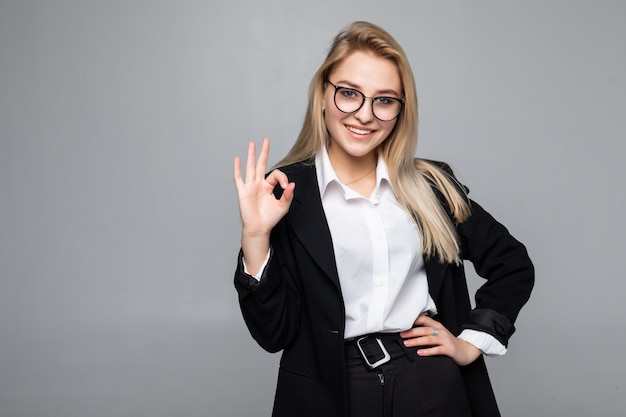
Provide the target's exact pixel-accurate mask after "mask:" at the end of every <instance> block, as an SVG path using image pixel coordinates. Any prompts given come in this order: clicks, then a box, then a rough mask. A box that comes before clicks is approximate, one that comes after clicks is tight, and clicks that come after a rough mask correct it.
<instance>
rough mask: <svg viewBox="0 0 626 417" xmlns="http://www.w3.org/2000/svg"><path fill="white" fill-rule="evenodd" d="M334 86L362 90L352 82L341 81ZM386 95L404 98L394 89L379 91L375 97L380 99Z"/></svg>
mask: <svg viewBox="0 0 626 417" xmlns="http://www.w3.org/2000/svg"><path fill="white" fill-rule="evenodd" d="M334 84H336V85H341V86H345V87H349V88H353V89H355V90H359V91H360V90H361V89H362V88H361V86H359V85H356V84H353V83H351V82H350V81H346V80H340V81H337V82H336V83H334ZM385 94H388V95H395V96H396V97H402V94H399V93H398V92H397V91H396V90H392V89H389V90H380V91H377V92H376V94H375V95H374V96H373V97H378V96H380V95H385Z"/></svg>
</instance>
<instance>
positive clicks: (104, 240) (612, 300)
mask: <svg viewBox="0 0 626 417" xmlns="http://www.w3.org/2000/svg"><path fill="white" fill-rule="evenodd" d="M356 19H366V20H371V21H373V22H376V23H378V24H380V25H382V26H383V27H385V28H387V29H388V30H389V31H390V32H391V33H392V34H393V35H394V36H395V37H396V38H397V39H398V40H399V41H400V42H401V44H402V45H403V46H404V47H405V49H406V52H407V54H408V55H409V57H410V59H411V63H412V66H413V69H414V72H415V77H416V79H417V85H418V94H419V99H420V123H421V124H420V147H419V151H418V154H419V155H421V156H424V157H428V158H434V159H440V160H445V161H448V162H450V163H451V164H452V166H453V167H454V168H455V170H456V171H457V173H458V174H459V175H460V177H461V178H462V179H463V181H465V183H467V184H468V185H469V186H470V188H471V190H472V193H471V195H472V196H473V197H474V199H476V200H478V201H480V202H481V203H482V204H483V205H484V206H485V207H487V208H488V209H489V210H490V211H491V212H492V213H493V214H494V215H495V216H496V217H497V218H499V219H500V220H501V221H502V222H503V223H505V224H506V225H507V226H508V227H509V229H510V230H511V231H512V233H513V234H514V235H516V236H517V237H518V238H519V239H520V240H522V241H523V242H524V243H526V244H527V246H528V248H529V250H530V253H531V255H532V257H533V259H534V261H535V263H536V267H537V286H536V289H535V292H534V294H533V297H532V299H531V302H530V303H529V304H528V306H527V308H526V309H525V310H524V311H523V312H522V314H521V316H520V318H519V321H518V326H517V327H518V333H517V334H516V335H515V336H514V337H513V339H512V343H511V345H510V350H509V353H508V354H507V355H506V356H505V357H503V358H498V359H490V360H489V361H488V365H489V368H490V370H491V374H492V379H493V382H494V384H495V389H496V394H497V396H498V398H499V402H500V405H501V408H502V411H503V414H504V415H505V416H509V417H514V416H568V417H578V416H580V417H583V416H584V417H588V416H589V415H597V416H622V415H623V413H624V410H626V400H624V391H625V390H626V383H625V376H626V363H625V360H624V357H623V352H624V345H625V344H626V336H625V335H626V328H625V327H626V326H625V323H626V321H625V320H624V304H623V301H622V300H623V293H624V291H625V290H626V284H625V283H624V280H623V278H624V266H625V257H624V254H623V252H624V235H625V234H626V226H625V225H624V219H623V215H624V208H625V197H626V196H625V191H624V184H623V183H624V181H623V179H624V173H625V172H624V171H625V170H624V167H623V163H624V158H625V157H626V152H625V151H626V147H625V140H626V122H625V121H624V119H625V116H626V80H625V76H626V3H625V2H624V1H593V2H592V1H537V0H535V1H524V2H512V1H495V0H494V1H461V0H459V1H408V0H406V1H380V0H376V1H370V0H358V1H357V0H353V1H345V2H337V1H328V0H324V1H316V2H302V3H299V2H294V1H288V0H274V1H266V2H260V1H255V0H247V1H229V2H223V4H222V3H220V2H217V1H193V0H183V1H169V2H168V1H147V0H145V1H144V0H130V1H106V2H105V1H99V2H98V1H72V0H65V1H61V0H56V1H43V0H42V1H35V0H32V1H18V0H14V1H9V0H0V416H2V417H39V416H41V417H61V416H64V417H73V416H76V417H85V416H152V417H159V416H163V417H165V416H244V415H254V416H266V415H269V412H270V409H271V402H272V395H273V390H274V383H275V378H276V372H277V371H276V367H277V361H278V355H270V354H267V353H265V352H263V351H262V350H261V349H260V348H259V347H258V346H257V345H256V344H254V342H253V341H252V339H251V338H250V336H249V335H248V333H247V331H246V329H245V327H244V325H243V321H242V319H241V316H240V313H239V311H238V306H237V303H236V294H235V291H234V289H233V287H232V274H233V269H234V265H235V258H236V253H237V250H238V241H239V218H238V213H237V205H236V196H235V193H234V188H233V186H232V179H231V177H232V160H233V157H234V155H236V154H239V155H245V150H246V143H247V142H248V141H249V140H255V141H260V140H261V139H262V138H263V137H264V136H268V137H270V138H271V139H272V140H273V142H272V145H273V148H272V153H271V158H272V162H275V161H277V160H278V158H279V157H280V156H282V155H283V154H284V153H285V152H286V151H287V149H288V148H289V146H290V145H291V144H292V143H293V141H294V139H295V136H296V135H297V132H298V130H299V125H300V123H301V121H302V117H303V114H304V107H305V103H306V90H307V87H308V83H309V80H310V78H311V77H312V75H313V72H314V71H315V69H316V68H317V66H318V65H319V64H320V63H321V61H322V59H323V56H324V54H325V52H326V50H327V48H328V45H329V42H330V40H331V38H332V37H333V36H334V34H335V33H336V32H337V31H338V30H339V29H340V28H341V27H343V26H344V25H346V24H347V23H349V22H350V21H352V20H356ZM475 280H476V279H475V277H472V285H473V286H475V285H476V282H475Z"/></svg>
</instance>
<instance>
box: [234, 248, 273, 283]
mask: <svg viewBox="0 0 626 417" xmlns="http://www.w3.org/2000/svg"><path fill="white" fill-rule="evenodd" d="M271 252H272V249H271V248H270V249H269V250H268V251H267V256H266V257H265V260H264V261H263V263H262V264H261V266H260V267H259V270H258V271H257V273H256V274H254V275H252V274H250V272H248V267H247V266H246V260H245V258H243V257H242V258H241V260H242V261H243V272H244V273H246V274H248V275H250V276H251V277H253V278H254V279H256V280H257V281H261V277H262V276H263V271H265V267H266V266H267V263H268V262H269V260H270V254H271Z"/></svg>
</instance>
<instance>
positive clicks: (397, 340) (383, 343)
mask: <svg viewBox="0 0 626 417" xmlns="http://www.w3.org/2000/svg"><path fill="white" fill-rule="evenodd" d="M345 354H346V357H347V358H348V357H357V356H358V357H360V358H361V361H362V362H363V364H364V365H365V367H366V368H367V369H369V370H370V371H371V370H373V369H376V368H378V367H379V366H381V365H383V364H385V363H387V362H389V361H391V360H392V359H396V358H399V357H405V358H406V357H408V358H409V359H414V358H413V357H412V355H408V353H407V349H406V348H405V347H404V344H403V343H402V338H401V337H400V335H398V334H397V333H372V334H367V335H364V336H359V337H355V338H354V339H351V340H346V342H345Z"/></svg>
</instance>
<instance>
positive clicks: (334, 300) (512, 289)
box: [235, 160, 534, 417]
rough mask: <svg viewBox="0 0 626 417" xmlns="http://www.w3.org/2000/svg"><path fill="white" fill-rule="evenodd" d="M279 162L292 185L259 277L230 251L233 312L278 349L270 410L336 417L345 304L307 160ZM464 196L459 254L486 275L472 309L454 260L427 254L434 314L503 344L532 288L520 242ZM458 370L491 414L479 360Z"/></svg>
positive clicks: (279, 414)
mask: <svg viewBox="0 0 626 417" xmlns="http://www.w3.org/2000/svg"><path fill="white" fill-rule="evenodd" d="M441 166H442V167H443V168H444V169H445V168H447V166H446V165H445V164H442V165H441ZM447 169H449V168H447ZM281 170H282V171H283V172H285V173H286V174H287V175H288V177H289V180H290V181H293V182H295V183H296V188H295V195H294V200H293V202H292V205H291V207H290V210H289V212H288V213H287V215H286V216H285V217H284V218H283V219H282V220H281V221H280V222H279V224H278V225H276V227H275V228H274V229H273V231H272V234H271V239H270V240H271V246H272V251H271V255H270V260H269V263H268V265H267V267H266V268H265V271H264V274H263V277H262V279H261V281H260V282H258V283H257V281H256V280H255V279H254V278H253V277H251V276H249V275H247V274H245V273H244V272H243V265H242V259H241V253H240V255H239V261H238V266H237V270H236V273H235V287H236V289H237V292H238V295H239V303H240V306H241V311H242V314H243V318H244V320H245V322H246V325H247V326H248V329H249V331H250V333H251V335H252V337H253V338H254V339H255V340H256V341H257V342H258V343H259V345H261V346H262V347H263V348H264V349H265V350H267V351H269V352H277V351H280V350H283V354H282V357H281V362H280V369H279V374H278V385H277V388H276V397H275V401H274V410H273V416H274V417H283V416H284V417H293V416H301V417H307V416H310V417H322V416H323V417H340V416H345V415H347V413H346V411H347V410H346V401H345V396H346V390H345V376H344V369H345V367H344V346H343V345H344V324H345V315H344V304H343V298H342V295H341V288H340V285H339V277H338V273H337V268H336V265H335V258H334V252H333V243H332V240H331V235H330V231H329V229H328V224H327V222H326V217H325V214H324V210H323V208H322V202H321V198H320V193H319V188H318V186H317V178H316V173H315V165H314V162H313V161H312V160H310V161H306V162H303V163H298V164H294V165H291V166H288V167H285V168H282V169H281ZM449 173H450V174H451V171H449ZM470 202H471V209H472V215H471V217H470V218H469V219H468V220H467V221H465V222H464V223H462V224H460V225H458V226H457V230H458V233H459V236H460V240H461V246H462V248H461V250H462V257H463V259H467V260H470V261H471V262H472V263H473V264H474V267H475V269H476V271H477V273H478V274H479V275H480V276H481V277H484V278H486V282H485V283H484V285H483V286H482V287H481V288H480V289H479V290H478V291H477V294H476V308H475V309H471V305H470V299H469V296H468V289H467V283H466V279H465V274H464V270H463V266H455V265H450V264H441V263H438V262H436V261H434V260H430V261H428V260H427V261H426V265H425V267H426V273H427V277H428V284H429V291H430V295H431V297H432V298H433V300H434V301H435V303H436V305H437V309H438V311H439V315H438V316H437V317H436V319H437V320H439V321H441V322H442V324H443V325H445V326H446V328H447V329H448V330H450V331H451V332H452V333H453V334H455V335H458V334H459V333H460V332H461V330H462V329H464V328H469V329H475V330H480V331H484V332H487V333H489V334H491V335H493V336H494V337H496V339H498V340H499V341H500V342H502V343H503V344H504V345H507V343H508V340H509V337H510V336H511V334H512V333H513V332H514V330H515V329H514V326H513V323H514V322H515V319H516V318H517V315H518V313H519V311H520V309H521V308H522V306H523V305H524V304H525V303H526V301H527V300H528V298H529V296H530V292H531V289H532V287H533V282H534V269H533V265H532V263H531V261H530V259H529V257H528V254H527V252H526V249H525V247H524V246H523V245H522V244H521V243H520V242H518V241H517V240H516V239H515V238H513V237H512V236H511V235H510V234H509V232H508V231H507V230H506V228H505V227H504V226H502V225H501V224H500V223H498V222H497V221H496V220H494V218H493V217H492V216H491V215H489V214H488V213H487V212H486V211H484V210H483V209H482V207H480V206H479V205H478V204H476V203H475V202H473V201H470ZM460 369H461V373H462V375H463V377H464V381H465V385H466V388H467V392H468V396H469V398H470V403H471V406H472V411H473V415H474V416H480V417H491V416H499V415H500V414H499V411H498V407H497V404H496V401H495V398H494V395H493V390H492V388H491V384H490V382H489V377H488V375H487V369H486V367H485V363H484V361H483V358H482V357H480V358H479V359H478V360H476V361H475V362H474V363H472V364H471V365H468V366H465V367H462V368H460Z"/></svg>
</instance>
